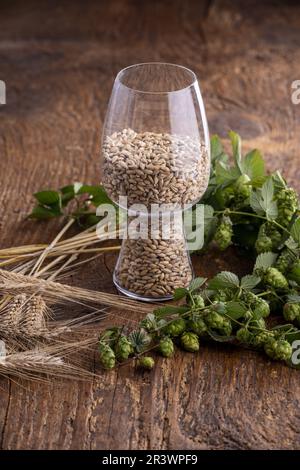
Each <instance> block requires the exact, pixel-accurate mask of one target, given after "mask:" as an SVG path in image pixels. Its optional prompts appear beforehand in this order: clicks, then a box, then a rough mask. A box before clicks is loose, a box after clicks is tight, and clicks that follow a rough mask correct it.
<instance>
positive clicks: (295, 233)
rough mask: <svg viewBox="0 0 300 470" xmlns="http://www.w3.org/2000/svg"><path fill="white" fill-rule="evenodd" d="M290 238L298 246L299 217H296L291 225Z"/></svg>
mask: <svg viewBox="0 0 300 470" xmlns="http://www.w3.org/2000/svg"><path fill="white" fill-rule="evenodd" d="M291 236H292V237H293V239H294V240H295V242H296V243H297V244H298V246H300V217H298V218H297V219H296V220H295V222H294V223H293V225H292V228H291Z"/></svg>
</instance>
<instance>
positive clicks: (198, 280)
mask: <svg viewBox="0 0 300 470" xmlns="http://www.w3.org/2000/svg"><path fill="white" fill-rule="evenodd" d="M206 281H207V278H205V277H196V278H195V279H193V280H192V282H191V283H190V285H189V291H190V292H193V291H195V290H197V289H199V287H201V286H203V284H204V283H205V282H206Z"/></svg>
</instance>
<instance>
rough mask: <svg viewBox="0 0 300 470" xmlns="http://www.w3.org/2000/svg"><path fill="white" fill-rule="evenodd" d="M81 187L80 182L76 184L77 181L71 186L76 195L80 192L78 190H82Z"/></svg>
mask: <svg viewBox="0 0 300 470" xmlns="http://www.w3.org/2000/svg"><path fill="white" fill-rule="evenodd" d="M82 186H83V184H82V183H80V182H78V181H77V182H76V183H74V184H73V187H74V192H75V194H78V193H79V191H80V189H81V188H82Z"/></svg>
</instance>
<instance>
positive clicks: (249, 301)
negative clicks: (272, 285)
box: [242, 291, 259, 306]
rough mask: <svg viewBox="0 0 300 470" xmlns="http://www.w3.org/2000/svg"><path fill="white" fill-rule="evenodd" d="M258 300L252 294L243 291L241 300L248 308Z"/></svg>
mask: <svg viewBox="0 0 300 470" xmlns="http://www.w3.org/2000/svg"><path fill="white" fill-rule="evenodd" d="M258 299H259V297H257V295H255V294H253V292H248V291H244V292H243V294H242V300H243V301H244V302H246V304H248V305H249V306H252V305H253V304H254V303H255V302H257V300H258Z"/></svg>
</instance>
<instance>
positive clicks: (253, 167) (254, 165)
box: [242, 149, 265, 180]
mask: <svg viewBox="0 0 300 470" xmlns="http://www.w3.org/2000/svg"><path fill="white" fill-rule="evenodd" d="M242 168H243V172H244V173H245V174H246V175H248V176H249V178H250V179H251V180H256V179H257V178H260V177H263V176H264V174H265V162H264V159H263V157H262V155H261V153H260V152H259V150H257V149H255V150H252V151H251V152H249V153H247V155H245V158H244V160H243V161H242Z"/></svg>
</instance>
